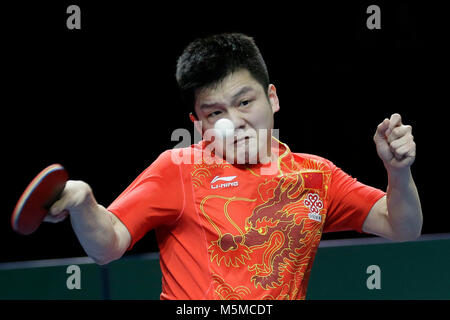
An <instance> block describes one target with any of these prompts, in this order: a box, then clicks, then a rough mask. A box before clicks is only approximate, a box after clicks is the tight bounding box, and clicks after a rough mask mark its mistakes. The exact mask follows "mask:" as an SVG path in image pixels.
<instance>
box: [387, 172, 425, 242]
mask: <svg viewBox="0 0 450 320" xmlns="http://www.w3.org/2000/svg"><path fill="white" fill-rule="evenodd" d="M388 175H389V185H388V190H387V196H386V199H387V208H388V220H389V223H390V225H391V227H392V230H393V231H394V234H395V235H396V240H399V241H408V240H415V239H417V238H418V237H419V236H420V234H421V231H422V223H423V216H422V208H421V204H420V198H419V193H418V191H417V188H416V185H415V183H414V179H413V177H412V174H411V170H410V169H409V168H407V169H406V170H403V171H398V172H388Z"/></svg>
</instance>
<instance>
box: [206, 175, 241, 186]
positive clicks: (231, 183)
mask: <svg viewBox="0 0 450 320" xmlns="http://www.w3.org/2000/svg"><path fill="white" fill-rule="evenodd" d="M236 178H237V176H232V177H220V176H217V177H215V178H214V179H213V180H212V181H211V189H219V188H229V187H238V186H239V182H238V181H233V180H234V179H236ZM219 181H225V182H226V183H222V184H216V185H214V183H216V182H219Z"/></svg>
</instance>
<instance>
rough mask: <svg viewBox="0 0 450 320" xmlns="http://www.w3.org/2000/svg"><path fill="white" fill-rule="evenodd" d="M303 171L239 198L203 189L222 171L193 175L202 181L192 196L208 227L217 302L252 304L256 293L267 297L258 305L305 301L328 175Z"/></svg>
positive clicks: (265, 182) (310, 168) (318, 169)
mask: <svg viewBox="0 0 450 320" xmlns="http://www.w3.org/2000/svg"><path fill="white" fill-rule="evenodd" d="M307 161H309V160H307ZM303 165H304V166H302V168H298V167H297V168H295V170H292V171H290V172H286V171H285V172H283V173H282V175H280V176H277V177H272V178H263V177H260V178H261V180H259V181H260V182H259V184H258V185H257V190H256V191H257V192H254V191H250V192H247V193H244V194H242V192H240V193H239V194H242V196H236V195H233V194H234V193H233V192H232V191H228V192H226V191H224V190H222V191H221V193H220V194H216V193H211V190H208V189H207V184H208V182H207V181H209V180H211V181H213V180H212V179H213V178H214V177H215V176H217V175H218V174H223V175H225V176H226V175H227V171H226V168H220V169H219V168H217V169H219V171H220V172H219V173H218V170H217V169H215V170H211V168H206V166H205V167H203V168H202V169H206V170H207V171H209V172H208V173H201V174H199V172H197V173H196V174H195V176H196V177H198V176H201V177H200V180H202V181H204V182H202V183H201V184H200V183H198V184H196V192H197V199H198V204H199V211H200V213H201V215H202V216H203V217H204V221H205V223H206V226H212V229H211V228H208V227H206V229H205V230H206V236H207V238H208V239H209V243H210V246H209V247H208V253H209V255H210V261H211V262H212V263H213V265H212V266H211V268H212V269H211V272H212V275H213V278H214V282H213V285H214V289H215V293H216V296H217V297H218V298H220V299H249V298H254V297H255V296H254V295H252V292H253V291H254V290H256V289H259V290H262V292H263V294H264V292H266V294H264V296H261V295H259V296H258V298H262V299H304V298H305V288H306V285H305V284H306V283H307V281H308V279H309V274H310V271H311V267H312V261H313V259H312V258H313V257H314V256H315V253H316V251H317V248H318V244H319V241H320V238H321V232H322V227H323V223H322V222H323V220H324V219H322V217H323V218H324V217H325V214H326V210H324V203H323V200H321V199H324V198H325V197H326V189H327V187H326V186H327V181H326V180H327V178H328V177H329V172H327V170H326V169H325V170H324V168H323V166H322V165H321V163H320V162H316V161H311V162H310V163H303ZM252 175H253V176H255V177H256V175H254V174H252ZM203 178H205V179H203ZM206 178H207V179H206ZM241 182H242V184H244V183H245V181H242V180H241ZM230 190H231V189H230ZM243 190H245V188H243ZM253 190H254V188H253ZM217 210H219V211H221V213H220V214H218V213H217ZM213 212H215V214H213ZM242 213H247V214H246V215H245V214H242ZM234 270H235V271H234ZM238 270H239V271H238ZM231 274H233V276H230V275H231ZM260 293H261V291H260Z"/></svg>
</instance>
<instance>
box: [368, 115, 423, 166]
mask: <svg viewBox="0 0 450 320" xmlns="http://www.w3.org/2000/svg"><path fill="white" fill-rule="evenodd" d="M374 141H375V144H376V146H377V152H378V156H379V157H380V158H381V160H383V162H384V165H385V167H386V169H387V170H388V171H389V170H396V169H406V168H409V167H410V166H411V165H412V164H413V163H414V160H415V159H416V143H415V142H414V137H413V135H412V128H411V126H409V125H404V124H403V123H402V117H401V116H400V115H399V114H398V113H394V114H393V115H392V116H391V118H390V119H387V118H386V119H384V121H383V122H382V123H380V125H378V128H377V132H376V133H375V136H374Z"/></svg>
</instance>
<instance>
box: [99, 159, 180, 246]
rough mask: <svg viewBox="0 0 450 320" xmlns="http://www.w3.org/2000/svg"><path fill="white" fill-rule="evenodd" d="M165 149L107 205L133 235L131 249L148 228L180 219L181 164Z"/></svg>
mask: <svg viewBox="0 0 450 320" xmlns="http://www.w3.org/2000/svg"><path fill="white" fill-rule="evenodd" d="M171 160H172V159H171V152H170V150H169V151H166V152H164V153H163V154H161V155H160V156H159V157H158V159H157V160H156V161H155V162H153V163H152V165H151V166H150V167H148V168H147V169H146V170H145V171H144V172H142V174H141V175H139V177H137V178H136V180H135V181H133V183H132V184H131V185H130V186H129V187H128V188H127V189H126V190H125V191H124V192H123V193H122V194H121V195H120V196H119V197H118V198H117V199H116V200H115V201H114V202H113V203H112V204H111V205H110V206H109V207H108V211H110V212H112V213H113V214H114V215H116V216H117V218H118V219H119V220H120V221H121V222H122V223H123V224H124V225H125V226H126V227H127V229H128V231H129V232H130V234H131V238H132V243H131V246H130V249H131V248H132V247H133V246H134V245H135V244H136V242H137V241H139V240H140V239H141V238H142V237H143V236H144V235H145V234H146V233H147V232H148V231H150V230H151V229H155V228H157V227H159V226H163V225H170V224H173V223H175V222H176V221H177V219H178V217H179V216H180V215H181V214H182V211H183V207H184V192H183V183H182V179H181V169H180V166H179V165H177V164H174V163H173V162H172V161H171Z"/></svg>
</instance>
